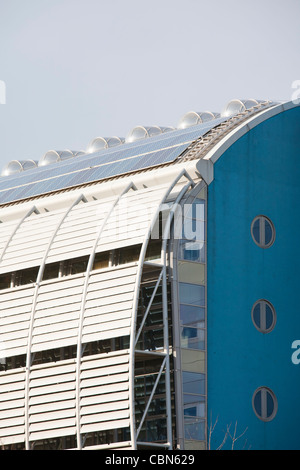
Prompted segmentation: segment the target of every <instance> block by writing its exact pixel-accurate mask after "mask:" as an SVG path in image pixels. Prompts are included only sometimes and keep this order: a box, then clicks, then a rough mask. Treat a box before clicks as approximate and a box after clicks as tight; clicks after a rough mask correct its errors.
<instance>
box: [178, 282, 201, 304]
mask: <svg viewBox="0 0 300 470" xmlns="http://www.w3.org/2000/svg"><path fill="white" fill-rule="evenodd" d="M179 298H180V302H182V303H183V304H191V305H200V306H202V305H205V287H204V286H197V285H196V284H187V283H185V282H180V283H179Z"/></svg>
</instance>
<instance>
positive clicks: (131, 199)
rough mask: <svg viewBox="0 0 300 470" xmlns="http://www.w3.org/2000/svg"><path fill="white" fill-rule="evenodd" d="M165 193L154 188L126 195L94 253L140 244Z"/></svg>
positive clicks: (160, 187)
mask: <svg viewBox="0 0 300 470" xmlns="http://www.w3.org/2000/svg"><path fill="white" fill-rule="evenodd" d="M165 191H166V186H155V187H154V188H147V189H143V190H139V191H135V192H131V193H128V194H127V195H126V196H125V197H124V198H122V200H121V201H120V203H119V205H118V206H117V207H116V209H115V211H114V213H113V214H112V215H111V217H110V218H109V220H108V221H107V223H106V225H105V227H104V230H103V233H102V236H101V238H100V239H99V242H98V246H97V249H96V251H97V252H100V251H106V250H109V249H113V248H119V247H121V246H129V245H135V244H139V243H142V242H143V241H144V238H145V236H146V235H147V232H148V229H149V227H150V223H151V221H152V219H153V216H154V214H155V212H156V211H157V209H158V207H159V203H160V201H161V199H162V197H163V195H164V193H165Z"/></svg>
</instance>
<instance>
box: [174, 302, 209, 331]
mask: <svg viewBox="0 0 300 470" xmlns="http://www.w3.org/2000/svg"><path fill="white" fill-rule="evenodd" d="M204 322H205V309H204V308H203V307H197V306H195V305H180V323H181V325H189V326H194V327H198V328H204V325H205V323H204Z"/></svg>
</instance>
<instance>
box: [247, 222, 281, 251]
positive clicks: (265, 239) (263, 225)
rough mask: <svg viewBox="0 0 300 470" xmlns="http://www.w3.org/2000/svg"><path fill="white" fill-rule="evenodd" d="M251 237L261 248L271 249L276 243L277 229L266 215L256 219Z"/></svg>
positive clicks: (252, 225) (252, 226)
mask: <svg viewBox="0 0 300 470" xmlns="http://www.w3.org/2000/svg"><path fill="white" fill-rule="evenodd" d="M251 235H252V238H253V240H254V242H255V243H256V245H258V246H259V247H260V248H269V247H270V246H272V245H273V243H274V241H275V228H274V225H273V223H272V222H271V220H270V219H268V218H267V217H265V216H264V215H259V216H258V217H255V219H254V220H253V222H252V224H251Z"/></svg>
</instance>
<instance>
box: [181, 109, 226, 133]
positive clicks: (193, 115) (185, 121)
mask: <svg viewBox="0 0 300 470" xmlns="http://www.w3.org/2000/svg"><path fill="white" fill-rule="evenodd" d="M218 117H220V114H218V113H212V112H211V111H204V112H199V111H189V112H188V113H186V114H185V115H184V116H182V118H181V119H180V121H179V123H178V126H177V128H178V129H186V128H187V127H191V126H196V125H197V124H202V123H203V122H207V121H212V120H213V119H216V118H218Z"/></svg>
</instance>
